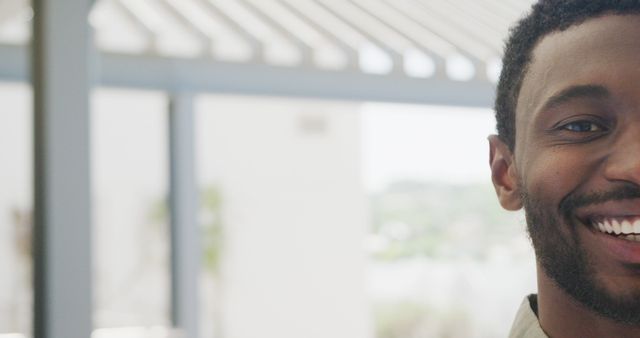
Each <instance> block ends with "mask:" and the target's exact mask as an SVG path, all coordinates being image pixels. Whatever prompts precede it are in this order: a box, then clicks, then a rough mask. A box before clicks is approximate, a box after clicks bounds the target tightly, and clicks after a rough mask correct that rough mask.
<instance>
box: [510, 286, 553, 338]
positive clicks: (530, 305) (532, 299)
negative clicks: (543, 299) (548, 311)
mask: <svg viewBox="0 0 640 338" xmlns="http://www.w3.org/2000/svg"><path fill="white" fill-rule="evenodd" d="M537 310H538V298H537V296H536V295H535V294H532V295H529V296H528V297H525V299H524V300H523V301H522V304H520V309H519V310H518V313H517V314H516V319H515V320H514V321H513V325H512V326H511V331H510V332H509V338H549V337H548V336H547V335H546V334H545V333H544V331H542V328H541V327H540V323H539V322H538V317H537V315H536V312H537Z"/></svg>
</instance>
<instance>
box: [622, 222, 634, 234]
mask: <svg viewBox="0 0 640 338" xmlns="http://www.w3.org/2000/svg"><path fill="white" fill-rule="evenodd" d="M621 230H622V233H623V234H630V233H632V232H633V227H632V226H631V222H629V221H627V220H624V221H622V225H621Z"/></svg>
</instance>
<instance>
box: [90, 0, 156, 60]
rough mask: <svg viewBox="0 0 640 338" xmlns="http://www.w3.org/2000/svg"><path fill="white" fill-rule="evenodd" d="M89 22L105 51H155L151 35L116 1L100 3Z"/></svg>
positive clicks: (132, 52)
mask: <svg viewBox="0 0 640 338" xmlns="http://www.w3.org/2000/svg"><path fill="white" fill-rule="evenodd" d="M89 21H90V23H91V25H92V26H93V27H94V28H95V30H96V35H95V40H96V43H97V44H98V45H99V46H101V47H102V48H104V49H105V50H109V51H111V52H117V53H128V54H142V53H146V52H149V51H151V50H153V46H152V45H151V42H152V41H153V38H152V36H151V33H150V32H148V31H146V30H145V29H144V27H141V26H140V25H141V24H140V22H139V21H138V20H136V19H135V17H133V16H132V15H130V13H129V12H127V11H126V10H124V9H123V8H122V7H121V6H120V5H119V4H118V3H117V2H115V1H100V2H98V3H97V4H96V7H94V10H93V12H92V13H91V16H90V17H89ZM113 22H118V23H119V24H118V25H113V24H112V23H113Z"/></svg>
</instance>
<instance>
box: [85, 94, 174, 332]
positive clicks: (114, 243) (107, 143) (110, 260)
mask: <svg viewBox="0 0 640 338" xmlns="http://www.w3.org/2000/svg"><path fill="white" fill-rule="evenodd" d="M92 105H93V107H92V110H93V111H92V132H93V139H92V142H93V143H92V155H93V158H92V166H93V187H94V210H93V212H94V214H93V219H94V243H95V246H94V262H95V265H94V283H95V284H94V287H95V310H94V311H95V312H94V325H95V327H96V328H99V329H101V330H98V331H96V333H95V334H94V336H96V337H113V338H118V337H146V336H144V335H143V336H140V335H139V333H140V332H143V333H144V332H147V331H146V330H147V329H148V328H151V327H155V326H161V327H168V326H169V325H170V321H169V306H170V305H169V295H170V293H169V292H170V291H169V290H170V284H169V283H170V282H169V281H170V278H169V239H168V234H169V232H168V231H169V230H168V217H167V216H168V213H167V204H166V196H167V188H168V187H167V184H168V165H167V114H166V106H167V99H166V97H165V96H164V95H163V94H161V93H156V92H141V91H121V90H111V89H100V90H97V91H96V92H95V94H94V96H93V101H92ZM105 328H120V329H118V330H108V329H105ZM136 332H137V333H136ZM144 334H146V333H144Z"/></svg>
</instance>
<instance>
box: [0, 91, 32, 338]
mask: <svg viewBox="0 0 640 338" xmlns="http://www.w3.org/2000/svg"><path fill="white" fill-rule="evenodd" d="M0 102H2V106H3V108H2V109H0V159H1V160H0V163H2V169H0V173H1V174H0V187H1V188H0V276H2V278H0V337H5V336H4V335H5V334H6V337H12V338H13V337H23V335H25V336H26V335H28V334H30V332H31V321H32V311H31V308H32V298H33V288H32V283H31V277H32V264H31V229H32V206H33V203H32V195H33V193H32V190H33V189H32V187H33V184H32V178H31V177H32V172H33V159H32V154H33V150H32V148H33V147H32V145H33V142H32V135H33V133H32V119H33V114H32V108H31V107H32V105H31V90H30V88H29V87H28V86H26V85H18V84H9V83H1V84H0Z"/></svg>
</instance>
